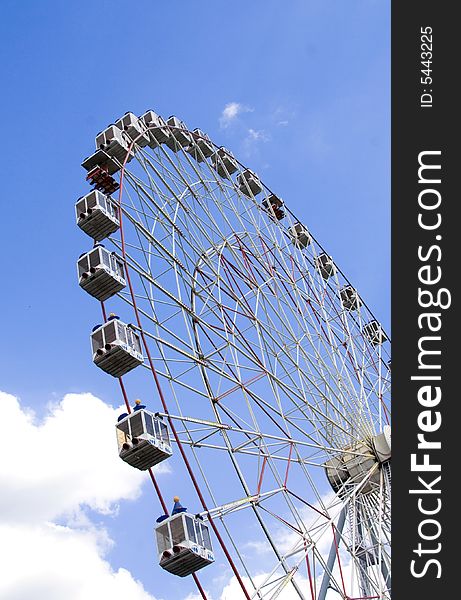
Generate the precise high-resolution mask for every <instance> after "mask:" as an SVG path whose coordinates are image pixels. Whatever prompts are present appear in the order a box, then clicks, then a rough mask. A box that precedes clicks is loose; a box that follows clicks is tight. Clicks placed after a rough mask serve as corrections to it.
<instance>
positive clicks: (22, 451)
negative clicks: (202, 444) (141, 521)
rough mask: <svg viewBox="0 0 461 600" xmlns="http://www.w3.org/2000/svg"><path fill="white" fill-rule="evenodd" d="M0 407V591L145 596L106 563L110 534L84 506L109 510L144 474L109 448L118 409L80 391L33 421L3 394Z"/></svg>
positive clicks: (19, 598)
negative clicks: (90, 515) (97, 523)
mask: <svg viewBox="0 0 461 600" xmlns="http://www.w3.org/2000/svg"><path fill="white" fill-rule="evenodd" d="M0 407H1V415H2V423H3V429H2V460H1V461H0V489H1V490H2V493H1V495H0V539H1V541H2V543H1V544H0V564H1V565H2V577H1V578H0V599H5V600H28V599H29V598H46V599H47V600H62V598H66V600H90V599H92V598H111V600H122V599H123V600H125V598H127V597H130V598H131V599H133V600H154V598H153V597H152V596H151V595H150V594H148V593H147V592H146V591H145V590H144V588H143V587H142V585H141V584H140V583H139V582H138V581H136V580H135V579H134V578H133V576H132V575H131V573H130V572H129V571H127V570H125V569H119V570H117V571H114V570H113V569H112V568H111V566H110V564H109V563H108V562H107V561H106V560H105V554H106V552H107V551H108V550H109V548H110V547H111V545H112V541H111V540H110V537H109V535H108V533H107V531H106V530H105V529H103V528H101V527H96V526H95V525H93V523H92V522H91V521H90V520H89V518H88V516H87V514H86V512H85V509H86V507H89V508H91V509H92V510H94V511H97V512H99V513H102V514H106V513H109V512H113V511H115V510H116V509H117V505H118V502H120V501H121V500H125V499H134V498H136V497H137V496H138V495H139V494H140V491H141V485H142V483H143V482H144V481H146V478H145V474H143V473H141V472H140V471H137V470H135V469H132V468H130V467H129V466H128V465H125V464H124V463H123V462H122V461H121V460H119V459H118V457H117V450H116V442H115V433H114V423H115V421H116V418H117V416H118V414H119V413H120V410H114V409H113V408H111V407H110V406H108V405H107V404H105V403H104V402H102V401H101V400H99V399H98V398H96V397H95V396H93V395H92V394H89V393H88V394H67V395H66V396H65V397H64V398H63V400H62V401H61V402H60V403H58V404H56V405H54V406H51V407H49V411H48V415H47V416H46V417H45V419H44V420H43V421H42V422H41V423H36V422H35V420H34V415H33V413H32V412H30V411H28V410H26V409H23V408H22V407H21V405H20V403H19V401H18V399H17V398H15V397H14V396H12V395H10V394H5V393H3V392H0ZM58 519H59V522H60V523H63V524H61V525H58V524H57V521H58Z"/></svg>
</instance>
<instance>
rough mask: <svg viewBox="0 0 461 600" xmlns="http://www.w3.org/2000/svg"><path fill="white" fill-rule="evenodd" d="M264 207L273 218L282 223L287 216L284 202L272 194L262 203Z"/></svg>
mask: <svg viewBox="0 0 461 600" xmlns="http://www.w3.org/2000/svg"><path fill="white" fill-rule="evenodd" d="M262 207H263V208H264V210H265V211H266V212H267V213H268V215H269V216H270V217H271V218H275V219H276V220H277V221H281V220H282V219H283V218H284V216H285V210H284V208H283V200H282V199H281V198H279V197H278V196H276V195H275V194H271V195H270V196H269V197H268V198H266V199H265V200H264V201H263V203H262Z"/></svg>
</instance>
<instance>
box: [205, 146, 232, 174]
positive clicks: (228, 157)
mask: <svg viewBox="0 0 461 600" xmlns="http://www.w3.org/2000/svg"><path fill="white" fill-rule="evenodd" d="M211 162H212V166H213V168H214V169H216V171H217V172H218V175H220V176H221V177H223V178H224V179H229V178H230V176H231V175H232V174H233V173H235V172H236V171H238V168H239V167H238V164H237V161H236V160H235V158H234V155H233V154H232V152H231V151H230V150H228V149H227V148H224V146H221V147H220V148H218V150H216V152H215V153H214V154H213V155H212V157H211Z"/></svg>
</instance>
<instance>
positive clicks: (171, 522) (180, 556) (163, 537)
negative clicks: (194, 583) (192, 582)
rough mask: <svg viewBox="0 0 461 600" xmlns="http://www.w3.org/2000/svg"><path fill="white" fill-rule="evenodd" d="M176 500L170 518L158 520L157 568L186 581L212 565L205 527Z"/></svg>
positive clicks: (208, 535) (206, 527) (209, 541)
mask: <svg viewBox="0 0 461 600" xmlns="http://www.w3.org/2000/svg"><path fill="white" fill-rule="evenodd" d="M178 504H179V499H178V498H175V509H173V512H172V515H171V516H170V517H160V519H157V522H158V523H159V524H158V525H157V526H156V528H155V534H156V538H157V549H158V557H159V564H160V566H161V567H162V569H165V570H166V571H168V572H169V573H172V574H173V575H178V576H179V577H186V576H187V575H191V574H192V573H195V572H196V571H198V570H199V569H202V568H203V567H206V566H208V565H210V564H211V563H213V562H214V560H215V559H214V554H213V548H212V545H211V538H210V532H209V530H208V525H206V523H204V522H203V519H201V517H198V516H194V515H192V514H189V513H187V512H186V509H183V508H182V507H181V505H179V509H178V508H176V507H177V506H178Z"/></svg>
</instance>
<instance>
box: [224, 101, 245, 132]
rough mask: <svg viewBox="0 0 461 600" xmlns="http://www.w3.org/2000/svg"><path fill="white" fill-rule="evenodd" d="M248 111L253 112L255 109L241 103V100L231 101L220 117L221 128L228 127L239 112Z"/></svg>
mask: <svg viewBox="0 0 461 600" xmlns="http://www.w3.org/2000/svg"><path fill="white" fill-rule="evenodd" d="M246 112H253V109H252V108H250V107H249V106H245V105H244V104H241V103H240V102H229V103H228V104H226V106H225V107H224V108H223V111H222V113H221V116H220V118H219V125H220V127H221V129H226V127H229V125H230V124H231V123H232V122H233V121H235V119H236V118H237V117H238V115H239V114H241V113H246Z"/></svg>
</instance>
